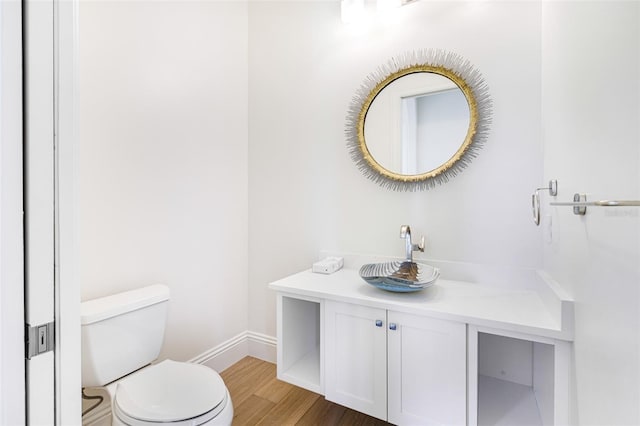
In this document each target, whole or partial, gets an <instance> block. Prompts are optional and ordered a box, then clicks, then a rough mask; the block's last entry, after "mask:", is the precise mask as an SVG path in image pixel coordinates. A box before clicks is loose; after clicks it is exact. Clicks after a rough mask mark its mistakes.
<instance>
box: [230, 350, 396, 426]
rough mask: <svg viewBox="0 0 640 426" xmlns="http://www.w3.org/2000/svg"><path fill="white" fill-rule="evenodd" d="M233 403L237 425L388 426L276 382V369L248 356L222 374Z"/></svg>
mask: <svg viewBox="0 0 640 426" xmlns="http://www.w3.org/2000/svg"><path fill="white" fill-rule="evenodd" d="M220 375H221V376H222V378H223V379H224V381H225V383H226V385H227V388H228V389H229V393H231V400H232V401H233V409H234V411H235V412H234V417H233V426H243V425H278V426H285V425H300V426H303V425H309V426H311V425H314V426H316V425H318V426H319V425H327V426H328V425H345V426H346V425H349V426H351V425H354V426H355V425H372V426H374V425H375V426H377V425H387V424H388V423H386V422H383V421H382V420H378V419H376V418H373V417H369V416H367V415H364V414H362V413H358V412H356V411H353V410H350V409H348V408H345V407H342V406H340V405H337V404H334V403H332V402H329V401H327V400H326V399H324V397H323V396H321V395H318V394H315V393H313V392H309V391H307V390H305V389H302V388H299V387H296V386H293V385H290V384H288V383H285V382H281V381H280V380H278V379H276V366H275V364H271V363H269V362H265V361H261V360H259V359H256V358H252V357H246V358H244V359H242V360H240V361H239V362H237V363H236V364H234V365H232V366H231V367H229V368H228V369H226V370H225V371H223V372H222V373H220Z"/></svg>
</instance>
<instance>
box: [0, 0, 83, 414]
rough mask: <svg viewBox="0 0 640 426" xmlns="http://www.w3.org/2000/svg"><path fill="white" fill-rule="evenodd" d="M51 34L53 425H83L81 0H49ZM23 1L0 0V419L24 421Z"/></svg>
mask: <svg viewBox="0 0 640 426" xmlns="http://www.w3.org/2000/svg"><path fill="white" fill-rule="evenodd" d="M53 3H54V12H53V13H54V17H53V18H54V20H55V23H54V29H55V31H54V38H55V46H56V47H55V49H54V50H55V51H54V52H53V53H54V56H55V60H54V61H55V71H54V75H53V76H52V78H53V79H54V80H55V108H54V109H55V113H54V114H55V117H54V127H55V133H56V137H55V145H56V158H55V162H56V178H55V180H56V182H55V187H56V196H55V199H56V201H55V203H56V208H55V215H56V218H55V223H56V230H55V232H56V243H55V244H56V249H55V251H56V255H55V281H56V288H55V308H54V309H55V317H56V347H55V368H54V369H55V395H56V396H55V424H58V425H63V424H80V423H81V416H82V414H81V411H82V404H81V398H80V392H79V391H80V387H81V371H80V366H79V365H80V356H81V346H80V285H79V282H78V274H77V266H76V264H75V261H74V260H75V258H76V253H77V240H76V235H77V233H76V232H75V225H74V223H75V219H76V218H77V216H78V215H77V212H78V208H77V201H76V198H75V194H77V191H76V183H75V181H74V176H76V175H77V173H76V169H77V165H76V161H75V158H76V157H77V154H76V153H77V149H78V134H77V133H78V132H77V128H78V126H77V124H78V113H77V105H78V102H77V98H78V90H77V87H78V84H77V76H78V72H77V69H78V65H77V61H78V41H79V40H78V22H79V21H78V7H79V3H78V0H53ZM22 13H23V9H22V2H20V1H1V2H0V47H1V48H0V55H1V56H0V59H1V61H0V64H1V68H0V89H1V90H0V124H1V125H0V129H1V133H0V141H1V144H0V237H1V238H0V282H1V283H2V285H0V342H1V345H0V377H1V378H2V380H0V423H1V424H25V421H26V396H25V395H26V394H25V392H26V386H25V384H26V383H25V351H24V339H25V336H24V323H25V316H24V233H23V228H24V220H23V210H24V207H23V151H22V150H23V136H24V135H23V116H22V111H23V92H22V85H23V63H22Z"/></svg>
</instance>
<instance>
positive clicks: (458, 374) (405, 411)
mask: <svg viewBox="0 0 640 426" xmlns="http://www.w3.org/2000/svg"><path fill="white" fill-rule="evenodd" d="M545 286H547V284H545V283H541V284H540V286H539V289H532V288H523V287H518V286H516V285H514V286H513V288H510V287H495V286H493V287H492V286H484V285H479V284H474V283H467V282H462V281H452V280H445V279H442V278H441V279H439V280H438V282H437V283H436V284H435V285H434V286H433V287H432V288H428V289H426V290H424V291H421V292H416V293H409V294H407V293H389V292H385V291H382V290H380V289H377V288H374V287H372V286H370V285H368V284H366V283H364V282H363V281H362V279H361V278H360V277H359V276H358V272H357V270H354V269H346V268H345V269H343V270H341V271H338V272H336V273H334V274H331V275H322V274H314V273H312V272H311V271H304V272H301V273H298V274H295V275H292V276H289V277H286V278H284V279H282V280H279V281H276V282H273V283H271V284H270V285H269V287H270V288H271V289H273V290H275V291H276V292H277V300H278V308H277V309H278V312H277V320H278V336H277V337H278V346H277V352H278V378H279V379H280V380H283V381H286V382H289V383H292V384H295V385H297V386H300V387H303V388H306V389H309V390H311V391H313V392H317V393H319V394H321V395H324V396H325V397H326V399H328V400H331V401H333V402H336V403H338V404H341V405H344V406H346V407H349V408H352V409H354V410H357V411H360V412H363V413H366V414H369V415H371V416H374V417H377V418H380V419H383V420H386V421H388V422H390V423H392V424H396V425H418V424H419V425H448V426H457V425H469V426H476V425H477V426H489V425H491V426H520V425H522V426H524V425H541V426H542V425H544V426H548V425H549V426H552V425H555V426H560V425H567V424H570V421H569V405H570V404H569V401H570V397H569V371H570V369H571V367H570V351H571V340H572V330H573V324H572V318H573V302H572V301H571V300H570V299H567V298H563V297H564V296H563V295H562V294H561V293H556V290H554V288H553V286H548V288H546V287H545Z"/></svg>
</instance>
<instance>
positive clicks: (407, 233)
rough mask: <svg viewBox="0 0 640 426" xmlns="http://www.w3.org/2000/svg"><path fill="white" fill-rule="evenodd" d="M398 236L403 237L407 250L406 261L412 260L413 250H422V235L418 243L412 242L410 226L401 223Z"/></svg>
mask: <svg viewBox="0 0 640 426" xmlns="http://www.w3.org/2000/svg"><path fill="white" fill-rule="evenodd" d="M400 238H404V240H405V243H406V250H407V254H406V257H407V262H413V252H414V251H421V252H424V235H423V236H422V237H421V238H420V244H413V243H412V242H411V228H410V227H409V225H402V226H401V227H400Z"/></svg>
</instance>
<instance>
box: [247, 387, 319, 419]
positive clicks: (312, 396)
mask: <svg viewBox="0 0 640 426" xmlns="http://www.w3.org/2000/svg"><path fill="white" fill-rule="evenodd" d="M318 398H320V395H318V394H316V393H313V392H309V391H308V390H306V389H302V388H299V387H295V386H294V387H293V388H292V389H291V390H290V391H289V392H288V393H287V394H286V395H285V396H284V398H282V400H281V401H280V402H279V403H278V404H276V406H275V407H273V409H272V410H271V411H270V412H269V414H267V415H266V416H265V417H264V418H263V419H262V420H261V421H260V422H258V424H259V425H282V426H284V425H295V424H296V423H297V422H298V420H300V418H302V416H304V414H305V413H306V412H307V410H309V408H311V406H312V405H313V404H314V403H315V402H316V400H317V399H318Z"/></svg>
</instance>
